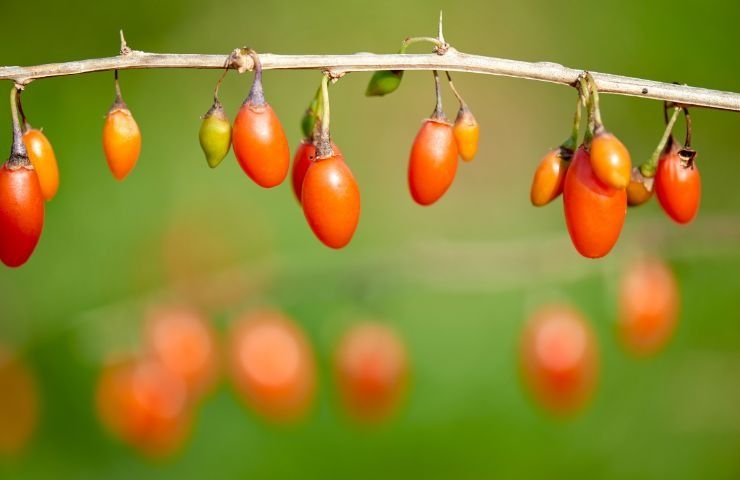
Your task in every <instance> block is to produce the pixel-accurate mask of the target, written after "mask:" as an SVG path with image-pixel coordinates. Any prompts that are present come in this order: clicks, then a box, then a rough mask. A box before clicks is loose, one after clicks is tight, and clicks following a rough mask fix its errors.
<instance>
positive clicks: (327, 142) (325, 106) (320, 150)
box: [316, 74, 334, 159]
mask: <svg viewBox="0 0 740 480" xmlns="http://www.w3.org/2000/svg"><path fill="white" fill-rule="evenodd" d="M321 108H322V110H321V131H320V134H319V141H318V142H317V144H316V158H317V159H322V158H329V157H333V156H334V149H333V148H332V147H331V134H330V131H329V122H330V121H331V114H330V113H331V112H330V107H329V75H327V74H324V78H322V79H321Z"/></svg>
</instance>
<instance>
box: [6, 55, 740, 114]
mask: <svg viewBox="0 0 740 480" xmlns="http://www.w3.org/2000/svg"><path fill="white" fill-rule="evenodd" d="M260 60H261V62H262V68H263V69H265V70H273V69H279V70H296V69H315V70H323V71H329V72H331V73H332V74H342V73H346V72H367V71H376V70H450V71H457V72H470V73H481V74H488V75H501V76H508V77H516V78H524V79H529V80H540V81H545V82H553V83H560V84H563V85H570V86H574V85H575V84H576V82H577V80H578V76H579V75H581V73H583V69H576V68H568V67H564V66H562V65H559V64H557V63H550V62H523V61H519V60H509V59H505V58H495V57H484V56H481V55H470V54H466V53H462V52H459V51H457V50H455V49H453V48H449V50H448V51H447V52H446V53H445V54H444V55H439V54H436V53H431V54H386V55H378V54H373V53H356V54H354V55H274V54H269V53H267V54H261V55H260ZM226 61H228V58H227V57H225V56H224V55H199V54H161V53H147V52H140V51H137V50H133V51H132V52H131V53H129V54H127V55H120V56H116V57H108V58H98V59H90V60H80V61H74V62H65V63H53V64H47V65H36V66H29V67H0V80H12V81H15V82H16V83H18V84H20V85H26V84H28V83H30V82H31V81H33V80H37V79H40V78H47V77H58V76H64V75H77V74H81V73H89V72H100V71H107V70H115V69H118V70H128V69H148V68H201V69H220V68H223V66H224V63H225V62H226ZM229 67H230V68H234V65H230V66H229ZM249 67H250V68H251V64H250V65H249ZM591 74H592V75H593V77H594V80H595V82H596V87H597V88H598V89H599V92H600V93H613V94H619V95H630V96H635V97H643V98H651V99H654V100H665V101H669V102H674V103H676V104H679V105H688V106H697V107H707V108H715V109H721V110H732V111H740V93H734V92H723V91H719V90H709V89H705V88H699V87H689V86H686V85H674V84H671V83H664V82H655V81H652V80H643V79H640V78H632V77H624V76H620V75H611V74H606V73H596V72H591Z"/></svg>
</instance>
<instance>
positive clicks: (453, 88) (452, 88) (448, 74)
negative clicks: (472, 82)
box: [445, 70, 468, 110]
mask: <svg viewBox="0 0 740 480" xmlns="http://www.w3.org/2000/svg"><path fill="white" fill-rule="evenodd" d="M445 73H446V74H447V83H448V84H449V85H450V89H451V90H452V93H454V94H455V97H457V101H458V102H460V108H462V109H466V110H467V108H468V105H467V104H466V103H465V100H463V97H462V95H460V92H458V91H457V88H455V84H454V83H452V76H451V75H450V72H448V71H446V70H445Z"/></svg>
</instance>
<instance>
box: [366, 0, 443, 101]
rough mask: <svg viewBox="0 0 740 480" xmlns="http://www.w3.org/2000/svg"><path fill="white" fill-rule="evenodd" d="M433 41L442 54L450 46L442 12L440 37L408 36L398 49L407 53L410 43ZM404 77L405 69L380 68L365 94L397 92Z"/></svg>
mask: <svg viewBox="0 0 740 480" xmlns="http://www.w3.org/2000/svg"><path fill="white" fill-rule="evenodd" d="M422 42H426V43H432V44H434V46H435V50H434V51H435V52H437V53H438V54H442V53H444V52H445V51H447V49H448V48H449V45H447V44H446V43H445V41H444V37H443V36H442V15H441V13H440V24H439V38H434V37H408V38H406V39H405V40H404V41H403V42H402V43H401V48H400V49H399V50H398V53H399V54H400V55H403V54H404V53H406V49H407V48H408V46H409V45H412V44H414V43H422ZM401 79H403V70H378V71H376V72H375V73H373V76H372V77H370V82H369V83H368V84H367V88H366V89H365V95H366V96H368V97H382V96H383V95H388V94H389V93H393V92H395V91H396V90H397V89H398V87H400V86H401Z"/></svg>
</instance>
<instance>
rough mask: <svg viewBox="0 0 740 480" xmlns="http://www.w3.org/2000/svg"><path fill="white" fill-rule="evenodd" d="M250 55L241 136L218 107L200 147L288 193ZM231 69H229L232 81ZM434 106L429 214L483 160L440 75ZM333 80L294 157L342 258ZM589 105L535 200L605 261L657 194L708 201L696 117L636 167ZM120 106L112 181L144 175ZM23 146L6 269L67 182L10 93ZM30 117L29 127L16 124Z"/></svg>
mask: <svg viewBox="0 0 740 480" xmlns="http://www.w3.org/2000/svg"><path fill="white" fill-rule="evenodd" d="M415 41H431V42H433V43H435V44H436V45H437V49H440V48H446V44H444V43H443V42H441V41H440V40H439V39H433V38H426V37H420V38H416V39H407V40H406V41H404V43H403V47H402V51H404V50H405V48H406V46H407V45H408V44H410V43H413V42H415ZM239 56H241V61H242V63H243V59H244V58H246V57H247V56H248V57H251V59H252V64H253V69H254V72H255V73H254V81H253V83H252V88H251V90H250V92H249V95H248V96H247V98H246V100H245V101H244V103H243V104H242V106H241V108H240V109H239V112H238V114H237V116H236V119H235V121H234V123H233V126H232V125H231V123H230V122H229V120H228V118H227V116H226V114H225V113H224V109H223V106H222V105H221V103H220V101H219V99H218V89H219V87H220V84H221V81H222V80H223V76H222V77H221V79H220V80H219V82H218V84H217V85H216V89H215V92H214V101H213V105H212V106H211V108H210V109H209V110H208V112H207V113H206V114H205V116H204V117H203V121H202V124H201V128H200V134H199V138H200V143H201V146H202V148H203V151H204V152H205V155H206V160H207V161H208V164H209V165H210V166H211V167H216V166H217V165H219V163H220V162H221V161H222V160H223V159H224V157H225V156H226V155H227V154H228V152H229V150H230V149H231V147H232V146H233V150H234V154H235V156H236V159H237V161H238V163H239V165H240V166H241V168H242V169H243V170H244V172H245V173H246V174H247V176H248V177H249V178H250V179H251V180H252V181H254V182H255V183H256V184H257V185H259V186H261V187H264V188H272V187H275V186H278V185H280V184H281V183H282V182H283V181H284V180H285V179H286V178H287V175H288V171H289V170H290V164H291V162H290V149H289V147H288V141H287V139H286V136H285V132H284V130H283V127H282V125H281V123H280V120H279V119H278V117H277V115H276V114H275V112H274V111H273V109H272V108H271V107H270V105H269V103H267V101H266V100H265V95H264V91H263V87H262V66H261V63H260V59H259V56H258V55H257V53H256V52H254V50H251V49H247V48H244V49H237V50H235V51H234V52H233V53H232V56H231V57H230V64H231V60H234V59H236V58H238V57H239ZM227 71H228V70H225V71H224V75H225V73H226V72H227ZM401 78H402V72H400V71H379V72H376V73H375V74H374V75H373V77H372V78H371V80H370V84H369V86H368V88H367V92H366V93H367V95H385V94H388V93H390V92H392V91H394V90H395V89H397V88H398V86H399V85H400V81H401ZM434 79H435V87H436V106H435V109H434V111H433V112H432V115H431V116H430V117H429V118H428V119H426V120H425V121H424V123H423V124H422V127H421V129H420V130H419V132H418V134H417V136H416V138H415V139H414V142H413V146H412V148H411V154H410V159H409V168H408V182H409V189H410V192H411V197H412V198H413V199H414V201H416V202H417V203H419V204H420V205H431V204H433V203H435V202H436V201H437V200H439V199H440V198H441V197H442V195H444V194H445V192H446V191H447V190H448V189H449V188H450V186H451V184H452V182H453V180H454V178H455V174H456V172H457V165H458V161H457V159H458V157H460V158H462V159H463V160H464V161H471V160H472V159H473V158H474V157H475V154H476V152H477V148H478V137H479V126H478V123H477V122H476V120H475V117H474V116H473V114H472V113H471V112H470V109H469V108H468V106H467V104H466V103H465V101H464V100H463V99H462V97H461V95H460V94H459V92H458V91H457V89H456V88H455V86H454V84H453V83H452V79H451V77H450V74H449V73H447V79H448V80H449V85H450V87H451V88H452V90H453V92H454V94H455V95H456V97H457V99H458V100H459V102H460V109H459V111H458V114H457V118H456V120H455V122H454V124H453V123H450V122H448V121H447V118H446V116H445V114H444V111H443V109H442V96H441V88H440V79H439V74H438V72H437V71H434ZM329 80H330V75H329V74H328V73H327V74H326V75H324V77H323V79H322V84H321V87H320V88H319V89H318V91H317V93H316V95H315V97H314V98H313V100H312V102H311V104H310V105H309V108H308V109H307V111H306V113H305V115H304V117H303V120H302V122H301V126H302V130H303V136H304V138H303V140H302V141H301V143H300V145H299V146H298V149H297V150H296V152H295V155H294V157H293V167H292V179H291V180H292V185H293V190H294V192H295V195H296V197H297V198H298V200H299V202H300V204H301V206H302V208H303V212H304V214H305V217H306V220H307V222H308V224H309V226H310V227H311V229H312V230H313V232H314V234H315V235H316V236H317V237H318V238H319V240H321V241H322V242H323V243H324V244H325V245H327V246H329V247H331V248H336V249H338V248H342V247H344V246H346V245H347V244H348V243H349V242H350V240H351V239H352V237H353V235H354V233H355V230H356V229H357V225H358V223H359V218H360V191H359V188H358V185H357V182H356V180H355V178H354V176H353V174H352V172H351V170H350V169H349V167H348V166H347V164H346V162H345V160H344V156H343V154H342V152H341V150H340V149H339V148H338V147H337V145H335V144H334V143H333V142H332V140H331V135H330V130H329V120H330V114H329V93H328V83H329ZM578 86H579V100H578V106H577V109H576V116H575V122H574V128H573V133H572V135H571V136H570V137H569V138H568V140H566V141H565V142H564V143H563V144H562V145H560V146H559V147H558V148H556V149H555V150H553V151H551V152H549V153H548V154H547V155H546V156H545V158H544V159H543V160H542V161H541V163H540V165H539V166H538V168H537V170H536V172H535V175H534V180H533V183H532V188H531V201H532V203H533V204H534V205H536V206H541V205H545V204H547V203H549V202H551V201H552V200H553V199H555V198H556V197H557V196H559V195H560V194H561V193H562V194H563V204H564V208H565V219H566V224H567V227H568V232H569V233H570V236H571V238H572V240H573V243H574V245H575V247H576V249H577V250H578V251H579V252H580V253H581V254H582V255H584V256H586V257H589V258H599V257H602V256H604V255H606V254H607V253H608V252H609V251H610V250H611V249H612V247H613V246H614V245H615V243H616V241H617V239H618V237H619V234H620V232H621V230H622V226H623V225H624V220H625V216H626V210H627V205H633V206H634V205H640V204H642V203H644V202H646V201H647V200H649V199H650V197H651V196H652V194H653V192H656V194H657V196H658V200H659V201H660V204H661V206H662V207H663V209H664V210H665V211H666V213H668V215H669V216H670V217H671V218H673V219H674V220H675V221H677V222H679V223H688V222H690V221H691V220H692V219H693V218H694V216H695V215H696V212H697V209H698V206H699V198H700V194H701V182H700V177H699V171H698V169H697V167H696V163H695V160H694V157H695V152H694V151H693V150H692V149H691V146H690V138H691V128H690V125H691V124H690V117H689V114H688V111H687V109H686V108H682V107H679V106H672V105H667V106H666V109H670V108H672V109H673V115H672V116H671V118H670V120H669V119H668V115H667V114H666V122H667V128H666V133H665V135H664V137H663V139H662V140H661V142H660V144H659V145H658V148H657V149H656V151H655V154H654V155H653V157H652V158H651V159H650V160H649V161H648V162H646V163H645V164H643V165H641V166H640V167H639V168H632V162H631V159H630V154H629V152H628V151H627V149H626V148H625V146H624V145H623V144H622V143H621V142H620V141H619V140H618V139H617V138H616V137H615V136H614V135H613V134H611V133H610V132H608V131H607V130H606V129H605V128H604V125H603V123H602V121H601V113H600V109H599V97H598V91H597V88H596V85H595V82H594V80H593V77H592V76H591V75H590V74H588V73H584V75H582V76H581V77H580V78H579V80H578ZM115 87H116V98H115V101H114V103H113V106H112V107H111V108H110V110H109V112H108V115H107V117H106V121H105V126H104V130H103V148H104V152H105V156H106V159H107V162H108V165H109V167H110V170H111V172H112V173H113V175H114V177H115V178H117V179H118V180H123V179H124V178H125V177H126V175H128V173H129V172H130V171H131V170H132V169H133V167H134V166H135V165H136V162H137V159H138V157H139V153H140V151H141V132H140V131H139V128H138V126H137V124H136V121H135V120H134V118H133V116H132V115H131V112H130V111H129V110H128V108H127V107H126V104H125V103H124V102H123V100H122V98H121V92H120V87H119V84H118V72H117V71H116V77H115ZM582 107H585V108H586V109H587V111H588V122H587V124H588V127H587V129H586V133H585V135H584V137H583V140H582V143H581V144H580V146H577V145H578V139H579V132H580V121H581V118H580V117H581V114H580V112H581V108H582ZM11 109H12V113H13V147H12V150H11V155H10V158H9V159H8V161H7V162H6V163H5V165H3V167H2V169H0V260H2V262H3V263H5V264H6V265H8V266H11V267H17V266H19V265H22V264H23V263H25V262H26V261H27V260H28V258H29V257H30V255H31V253H32V252H33V250H34V248H35V247H36V245H37V243H38V240H39V237H40V235H41V231H42V227H43V221H44V200H50V199H51V198H53V196H54V195H55V193H56V191H57V188H58V185H59V173H58V169H57V164H56V158H55V156H54V151H53V149H52V148H51V145H50V143H49V141H48V140H47V139H46V137H45V136H44V134H43V133H42V132H41V131H40V130H36V129H33V128H31V127H30V125H29V124H28V122H27V120H26V118H25V115H24V114H23V110H22V108H21V106H20V90H19V89H17V88H16V89H14V90H13V91H12V92H11ZM681 111H683V112H684V114H685V117H686V123H687V137H686V141H685V142H684V145H683V146H679V145H678V143H677V142H676V141H675V140H674V139H673V136H672V135H671V130H672V128H673V125H674V123H675V121H676V118H677V116H678V114H679V112H681ZM19 116H20V117H21V118H20V120H19V118H18V117H19Z"/></svg>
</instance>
